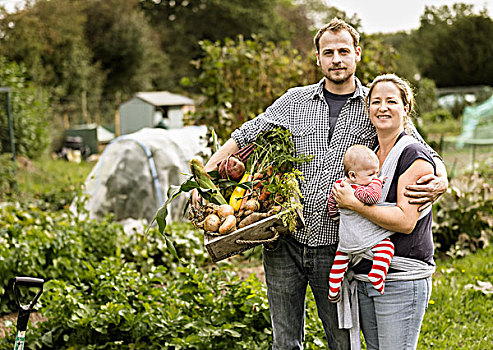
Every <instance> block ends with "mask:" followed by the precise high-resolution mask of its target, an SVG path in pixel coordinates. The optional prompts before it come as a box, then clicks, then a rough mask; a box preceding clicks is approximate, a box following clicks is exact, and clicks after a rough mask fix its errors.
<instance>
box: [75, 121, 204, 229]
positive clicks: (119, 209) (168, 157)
mask: <svg viewBox="0 0 493 350" xmlns="http://www.w3.org/2000/svg"><path fill="white" fill-rule="evenodd" d="M206 133H207V128H206V127H205V126H189V127H185V128H182V129H170V130H164V129H152V128H144V129H142V130H139V131H138V132H135V133H133V134H129V135H124V136H122V137H119V138H117V139H115V140H113V141H112V142H111V143H110V144H109V145H108V146H107V147H106V149H105V150H104V152H103V154H102V155H101V158H100V159H99V161H98V162H97V163H96V165H95V166H94V168H93V170H92V171H91V173H90V174H89V176H88V178H87V179H86V182H85V195H86V196H87V197H88V200H87V201H86V209H87V210H88V211H89V216H90V218H101V217H102V216H104V215H105V214H106V213H113V214H114V215H115V220H116V221H123V220H126V219H129V218H133V219H146V220H147V222H150V220H152V218H153V217H154V215H155V213H156V211H157V209H158V208H159V207H160V206H161V205H162V203H163V202H164V201H166V198H167V191H168V189H169V187H170V186H171V185H180V184H181V183H183V182H184V181H185V180H186V179H187V178H188V176H189V174H190V168H189V161H190V159H192V158H194V157H198V158H199V159H200V158H201V156H203V155H205V154H207V153H209V151H208V148H207V147H206V140H205V135H206ZM153 164H154V165H155V171H154V169H153ZM153 175H154V176H153ZM153 177H155V178H153ZM187 199H188V196H187V194H182V195H180V196H179V197H178V198H177V199H175V200H174V201H173V202H172V203H171V205H170V206H169V215H168V222H171V221H181V220H182V219H183V210H184V207H185V203H186V201H187Z"/></svg>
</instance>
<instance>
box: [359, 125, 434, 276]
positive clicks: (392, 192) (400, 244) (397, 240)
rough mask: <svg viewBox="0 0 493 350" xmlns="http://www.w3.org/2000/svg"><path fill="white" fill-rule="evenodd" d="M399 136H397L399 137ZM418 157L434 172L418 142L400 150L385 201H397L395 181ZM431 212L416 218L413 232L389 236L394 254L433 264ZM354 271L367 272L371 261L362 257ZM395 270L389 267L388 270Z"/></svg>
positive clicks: (425, 152) (426, 152) (426, 154)
mask: <svg viewBox="0 0 493 350" xmlns="http://www.w3.org/2000/svg"><path fill="white" fill-rule="evenodd" d="M402 135H403V134H401V136H402ZM401 136H399V138H400V137H401ZM418 159H423V160H425V161H427V162H429V163H431V164H432V165H433V169H434V172H436V167H435V163H434V161H433V159H432V157H431V155H430V153H429V152H428V150H427V149H426V148H425V147H424V146H423V145H422V144H420V143H414V144H411V145H409V146H407V147H406V148H404V150H403V151H402V154H401V156H400V158H399V161H398V162H397V168H396V171H395V173H394V177H393V179H392V183H391V184H390V189H389V193H388V194H387V198H386V200H385V201H386V202H390V203H396V202H397V183H398V181H399V177H400V176H401V175H402V174H403V173H404V172H405V171H406V170H407V169H408V168H409V167H410V166H411V164H413V163H414V161H416V160H418ZM432 220H433V218H432V212H431V211H430V212H429V213H428V215H426V216H425V217H424V218H422V219H421V220H418V222H417V223H416V226H415V227H414V230H413V232H411V233H410V234H405V233H399V232H396V233H394V234H393V235H392V236H390V240H391V241H392V243H394V246H395V252H394V256H402V257H406V258H412V259H417V260H421V261H424V262H426V263H428V264H430V265H435V262H434V260H433V236H432V234H431V224H432ZM352 269H353V270H354V272H355V273H362V274H367V273H368V272H370V269H371V261H369V260H365V259H363V260H362V261H361V262H360V263H359V264H357V265H356V266H354V267H353V268H352ZM392 271H395V270H392V269H390V270H389V272H392Z"/></svg>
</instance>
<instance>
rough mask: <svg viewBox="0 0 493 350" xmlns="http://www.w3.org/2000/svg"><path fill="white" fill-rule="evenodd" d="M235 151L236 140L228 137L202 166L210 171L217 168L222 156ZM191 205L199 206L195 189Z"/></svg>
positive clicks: (237, 149)
mask: <svg viewBox="0 0 493 350" xmlns="http://www.w3.org/2000/svg"><path fill="white" fill-rule="evenodd" d="M236 151H239V148H238V145H237V144H236V141H235V140H234V139H229V140H228V141H226V143H225V144H224V145H222V146H221V147H220V148H219V149H218V150H217V151H216V153H214V154H213V155H212V156H211V158H210V159H209V161H208V162H207V163H206V164H205V166H204V168H205V171H207V172H210V171H213V170H216V169H217V164H218V163H219V162H221V161H222V160H223V159H224V158H226V157H227V156H229V155H230V154H233V153H235V152H236ZM191 196H192V205H193V206H195V207H198V206H199V203H200V201H201V199H200V196H199V193H198V191H197V189H193V190H192V193H191Z"/></svg>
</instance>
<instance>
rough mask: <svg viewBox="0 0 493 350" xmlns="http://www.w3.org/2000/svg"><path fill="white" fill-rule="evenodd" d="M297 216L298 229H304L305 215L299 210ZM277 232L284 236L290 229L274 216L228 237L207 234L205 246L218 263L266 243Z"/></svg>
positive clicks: (205, 235) (234, 232)
mask: <svg viewBox="0 0 493 350" xmlns="http://www.w3.org/2000/svg"><path fill="white" fill-rule="evenodd" d="M297 214H298V227H303V225H304V224H305V220H304V218H303V213H302V211H301V210H297ZM272 228H274V229H275V230H272ZM276 231H277V232H278V233H279V234H283V233H286V232H287V231H288V228H287V227H285V226H284V225H283V224H282V221H281V220H280V219H278V218H277V217H276V216H275V215H274V216H271V217H268V218H265V219H263V220H260V221H258V222H256V223H254V224H252V225H249V226H246V227H243V228H241V229H238V230H236V231H233V232H231V233H229V234H227V235H222V236H212V235H208V234H207V233H205V234H204V244H205V247H206V248H207V251H208V252H209V255H210V256H211V258H212V260H213V261H214V262H217V261H220V260H224V259H226V258H229V257H231V256H233V255H236V254H239V253H241V252H244V251H245V250H248V249H251V248H253V247H255V246H258V245H260V244H262V243H264V241H265V240H268V239H271V238H273V237H274V236H275V234H276V233H275V232H276Z"/></svg>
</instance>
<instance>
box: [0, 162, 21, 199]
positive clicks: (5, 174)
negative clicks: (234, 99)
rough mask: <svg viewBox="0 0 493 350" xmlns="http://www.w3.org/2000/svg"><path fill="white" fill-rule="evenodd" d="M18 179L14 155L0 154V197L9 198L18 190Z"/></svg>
mask: <svg viewBox="0 0 493 350" xmlns="http://www.w3.org/2000/svg"><path fill="white" fill-rule="evenodd" d="M16 187H17V180H16V171H15V164H14V162H12V155H10V154H8V153H5V154H0V198H9V197H10V196H11V195H12V194H13V193H14V192H15V190H16Z"/></svg>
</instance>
